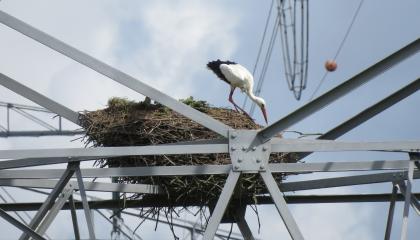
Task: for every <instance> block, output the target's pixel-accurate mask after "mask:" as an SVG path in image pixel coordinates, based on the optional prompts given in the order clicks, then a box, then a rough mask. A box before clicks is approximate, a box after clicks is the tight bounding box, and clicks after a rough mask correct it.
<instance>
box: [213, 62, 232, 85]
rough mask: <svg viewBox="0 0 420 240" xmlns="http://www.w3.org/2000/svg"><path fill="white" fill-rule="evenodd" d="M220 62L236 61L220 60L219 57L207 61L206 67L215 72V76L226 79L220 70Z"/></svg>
mask: <svg viewBox="0 0 420 240" xmlns="http://www.w3.org/2000/svg"><path fill="white" fill-rule="evenodd" d="M221 64H236V63H235V62H231V61H221V60H220V59H217V60H216V61H211V62H209V63H207V68H209V69H210V70H212V71H213V72H214V74H216V75H217V77H219V78H220V79H222V80H223V81H227V80H226V78H225V76H224V75H223V74H222V71H221V70H220V65H221Z"/></svg>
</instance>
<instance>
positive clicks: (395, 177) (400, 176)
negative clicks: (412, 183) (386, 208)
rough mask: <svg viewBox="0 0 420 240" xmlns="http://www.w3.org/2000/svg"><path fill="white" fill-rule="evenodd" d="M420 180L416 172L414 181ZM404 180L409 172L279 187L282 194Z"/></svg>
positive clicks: (309, 181) (299, 183)
mask: <svg viewBox="0 0 420 240" xmlns="http://www.w3.org/2000/svg"><path fill="white" fill-rule="evenodd" d="M419 178H420V171H415V172H414V179H419ZM404 179H407V172H392V173H377V174H364V175H356V176H348V177H335V178H324V179H316V180H307V181H297V182H282V183H280V184H279V185H280V189H281V191H282V192H294V191H302V190H313V189H321V188H332V187H344V186H355V185H361V184H372V183H384V182H396V181H401V180H404Z"/></svg>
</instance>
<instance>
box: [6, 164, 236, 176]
mask: <svg viewBox="0 0 420 240" xmlns="http://www.w3.org/2000/svg"><path fill="white" fill-rule="evenodd" d="M231 169H232V165H230V164H229V165H202V166H155V167H121V168H87V169H81V171H82V175H83V176H84V177H98V178H108V177H129V176H140V177H141V176H174V175H183V176H190V175H211V174H228V173H229V171H230V170H231ZM63 171H64V170H63V169H31V170H0V179H14V178H22V179H48V178H58V177H60V176H61V175H62V174H63Z"/></svg>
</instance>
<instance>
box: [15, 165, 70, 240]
mask: <svg viewBox="0 0 420 240" xmlns="http://www.w3.org/2000/svg"><path fill="white" fill-rule="evenodd" d="M74 171H75V164H74V163H71V164H68V165H67V169H66V170H65V171H64V174H63V175H62V176H61V178H60V180H59V181H58V183H57V185H56V186H55V188H54V189H53V190H52V191H51V193H50V195H48V197H47V199H46V200H45V202H44V203H43V204H42V206H41V207H40V208H39V210H38V212H37V213H36V214H35V216H34V217H33V218H32V220H31V222H30V223H29V227H30V228H32V229H36V228H37V227H38V226H39V224H40V223H41V221H42V219H43V218H44V216H45V214H47V212H48V211H49V209H50V208H51V207H52V206H53V204H54V202H55V200H56V199H57V197H58V195H59V194H60V193H61V192H62V191H63V189H64V187H65V186H66V185H67V183H68V181H69V180H70V178H71V176H72V175H73V173H74ZM28 238H29V236H28V235H27V234H26V233H23V234H22V235H21V236H20V238H19V240H24V239H28Z"/></svg>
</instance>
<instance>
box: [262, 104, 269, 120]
mask: <svg viewBox="0 0 420 240" xmlns="http://www.w3.org/2000/svg"><path fill="white" fill-rule="evenodd" d="M261 112H262V113H263V115H264V120H265V123H266V124H268V120H267V112H266V111H265V106H264V105H263V106H261Z"/></svg>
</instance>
